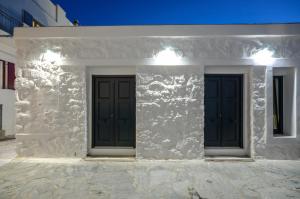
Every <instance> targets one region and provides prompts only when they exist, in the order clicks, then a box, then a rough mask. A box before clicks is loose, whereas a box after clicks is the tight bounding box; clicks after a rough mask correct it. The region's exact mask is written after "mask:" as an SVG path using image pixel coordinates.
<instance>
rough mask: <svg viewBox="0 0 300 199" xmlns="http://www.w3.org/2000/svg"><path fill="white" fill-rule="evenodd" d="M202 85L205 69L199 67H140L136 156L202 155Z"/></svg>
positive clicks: (187, 156)
mask: <svg viewBox="0 0 300 199" xmlns="http://www.w3.org/2000/svg"><path fill="white" fill-rule="evenodd" d="M203 84H204V82H203V69H202V70H201V69H200V68H199V67H191V66H153V67H149V66H145V67H139V68H138V69H137V76H136V102H137V105H136V107H137V108H136V118H137V132H136V134H137V136H136V151H137V157H139V158H141V157H142V158H153V159H197V158H202V157H203V154H204V151H203V148H204V144H203V136H204V134H203V126H204V120H203V112H204V110H203V109H204V106H203V104H204V102H203V98H204V97H203V94H204V92H203V91H204V86H203Z"/></svg>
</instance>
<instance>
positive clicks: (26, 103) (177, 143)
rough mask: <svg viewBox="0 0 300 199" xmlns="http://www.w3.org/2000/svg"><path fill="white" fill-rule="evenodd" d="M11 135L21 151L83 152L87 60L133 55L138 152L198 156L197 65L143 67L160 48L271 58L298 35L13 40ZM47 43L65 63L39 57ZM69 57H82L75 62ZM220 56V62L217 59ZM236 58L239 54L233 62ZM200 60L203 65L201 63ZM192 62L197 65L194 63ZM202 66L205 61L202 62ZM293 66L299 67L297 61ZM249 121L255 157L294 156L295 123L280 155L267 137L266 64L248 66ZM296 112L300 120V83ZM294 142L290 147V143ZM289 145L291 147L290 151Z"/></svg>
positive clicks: (192, 55)
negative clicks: (268, 53)
mask: <svg viewBox="0 0 300 199" xmlns="http://www.w3.org/2000/svg"><path fill="white" fill-rule="evenodd" d="M16 43H17V48H18V65H17V70H18V74H17V93H18V94H17V140H18V142H19V146H18V154H19V155H21V156H43V157H49V156H50V157H51V156H68V157H74V156H75V155H76V156H80V157H82V156H85V155H86V150H87V147H86V146H87V144H86V143H87V140H86V137H87V130H86V129H87V124H86V123H87V122H86V112H87V108H86V107H87V102H86V96H85V95H86V80H85V67H84V66H85V65H87V64H85V62H86V63H89V60H98V61H99V67H101V65H103V63H102V62H105V63H107V62H109V61H108V60H117V62H118V63H122V62H126V61H128V60H137V61H138V63H140V65H139V64H137V66H136V68H137V88H136V89H137V123H136V127H137V132H136V139H137V148H136V152H137V156H138V158H153V159H168V158H172V159H194V158H201V157H203V152H204V148H203V135H204V131H203V119H204V118H203V115H204V113H203V95H204V93H203V90H204V89H203V68H201V67H203V66H195V67H191V68H190V67H188V66H180V67H176V66H164V67H162V66H150V65H148V66H143V64H142V63H147V60H149V59H150V58H153V56H154V55H156V54H157V53H158V52H160V51H161V50H164V49H165V48H166V47H172V48H174V49H175V50H176V52H177V53H179V54H180V55H182V56H183V58H184V59H185V60H201V61H202V63H206V62H207V60H214V59H216V60H222V59H224V60H239V59H245V58H246V59H247V58H250V57H251V56H252V55H253V54H254V53H256V52H258V51H259V50H262V49H265V48H269V49H271V50H273V51H274V57H275V58H286V59H293V60H297V59H298V60H299V59H300V37H299V36H288V37H267V38H264V37H249V38H247V37H198V38H193V37H188V38H184V37H180V38H166V37H164V38H159V37H156V38H143V37H139V38H113V39H112V38H86V39H82V38H52V39H50V38H48V39H17V40H16ZM46 50H51V51H53V52H58V53H60V54H61V55H62V57H64V59H66V60H69V61H70V60H71V62H69V63H71V64H69V65H68V66H66V65H65V66H64V65H59V64H53V63H45V62H43V61H41V60H40V57H41V54H42V53H44V52H45V51H46ZM73 60H80V63H81V64H80V65H82V66H78V64H77V63H76V61H75V62H74V61H73ZM220 63H221V62H220ZM237 64H238V61H237ZM200 65H201V64H200ZM197 67H198V69H199V70H198V69H196V68H197ZM204 67H206V66H204ZM295 67H297V68H298V69H299V66H295ZM250 75H251V78H250V82H249V85H250V86H251V100H250V101H251V105H250V110H249V112H250V121H251V123H250V126H251V132H250V134H251V137H250V142H251V154H252V155H253V157H260V158H272V159H277V158H280V159H286V158H290V159H297V158H299V156H300V152H299V151H297V150H298V149H299V148H298V146H299V143H300V142H299V137H300V135H299V125H298V131H297V133H298V134H297V138H292V139H290V140H292V142H293V143H294V144H292V145H290V147H289V143H290V141H289V140H287V141H285V143H286V145H285V147H284V151H285V152H284V153H283V155H278V153H273V152H272V150H273V149H274V148H276V151H280V149H279V147H278V146H281V144H282V143H283V142H282V140H279V141H278V142H277V143H276V144H274V142H272V141H271V140H272V139H269V137H267V136H266V135H267V132H268V133H270V131H271V130H270V129H268V128H267V127H266V126H267V123H268V121H270V120H272V119H271V118H272V117H273V116H272V113H268V111H267V109H266V107H267V103H268V102H267V101H266V98H267V97H266V96H267V93H266V84H267V81H266V67H264V66H253V67H252V72H251V74H250ZM297 92H298V99H297V100H298V101H297V112H298V113H297V114H298V115H297V118H298V120H297V121H298V123H300V122H299V112H300V111H299V107H300V106H299V104H300V102H299V93H300V92H299V86H298V91H297ZM295 146H297V147H296V149H295V150H294V149H292V147H295ZM289 150H292V151H293V152H292V153H289Z"/></svg>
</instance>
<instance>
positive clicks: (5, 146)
mask: <svg viewBox="0 0 300 199" xmlns="http://www.w3.org/2000/svg"><path fill="white" fill-rule="evenodd" d="M16 143H17V142H16V140H15V139H12V140H5V141H0V166H2V165H4V164H7V163H8V162H10V161H11V160H13V159H14V158H15V157H16V155H17V154H16ZM0 197H1V196H0Z"/></svg>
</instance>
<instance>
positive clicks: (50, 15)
mask: <svg viewBox="0 0 300 199" xmlns="http://www.w3.org/2000/svg"><path fill="white" fill-rule="evenodd" d="M0 9H1V10H2V11H3V12H5V13H6V14H7V15H8V16H10V17H11V18H13V19H14V20H15V21H17V22H19V23H20V24H22V25H24V26H28V25H26V24H25V23H24V22H23V11H26V12H28V13H30V14H31V15H32V16H33V18H34V19H35V20H37V21H38V22H40V23H41V24H42V25H43V26H72V23H71V22H70V21H69V20H68V18H67V17H66V13H65V11H64V10H63V9H62V8H61V7H60V6H59V5H54V4H53V3H52V2H51V1H50V0H13V1H8V0H0ZM0 17H3V16H2V15H1V16H0ZM1 20H3V21H5V20H6V19H2V18H1ZM0 35H1V36H3V37H0V45H1V48H0V60H4V61H7V62H11V63H16V47H15V44H14V40H13V38H12V36H11V35H10V33H9V32H6V31H5V30H2V29H1V26H0ZM0 104H3V113H2V114H3V116H2V118H3V121H2V123H3V125H2V128H3V130H5V135H6V136H11V135H14V134H15V91H14V90H8V89H1V88H0Z"/></svg>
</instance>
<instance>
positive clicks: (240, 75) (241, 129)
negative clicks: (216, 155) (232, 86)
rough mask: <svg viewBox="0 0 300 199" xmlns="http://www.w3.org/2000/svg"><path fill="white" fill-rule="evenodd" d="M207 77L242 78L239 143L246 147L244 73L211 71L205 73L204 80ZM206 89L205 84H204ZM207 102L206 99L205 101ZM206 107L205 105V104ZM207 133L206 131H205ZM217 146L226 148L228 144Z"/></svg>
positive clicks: (242, 147)
mask: <svg viewBox="0 0 300 199" xmlns="http://www.w3.org/2000/svg"><path fill="white" fill-rule="evenodd" d="M205 77H239V78H240V92H239V94H240V96H239V98H240V101H239V107H240V111H239V116H240V124H239V130H240V135H239V143H240V147H239V148H241V149H244V148H245V146H244V74H222V73H209V74H204V82H205ZM204 90H205V84H204ZM204 100H205V93H204ZM204 104H205V101H204ZM204 109H205V106H204ZM204 125H205V116H204ZM204 133H205V131H204ZM204 147H205V148H215V147H210V146H205V143H204ZM217 148H226V146H220V147H217Z"/></svg>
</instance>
